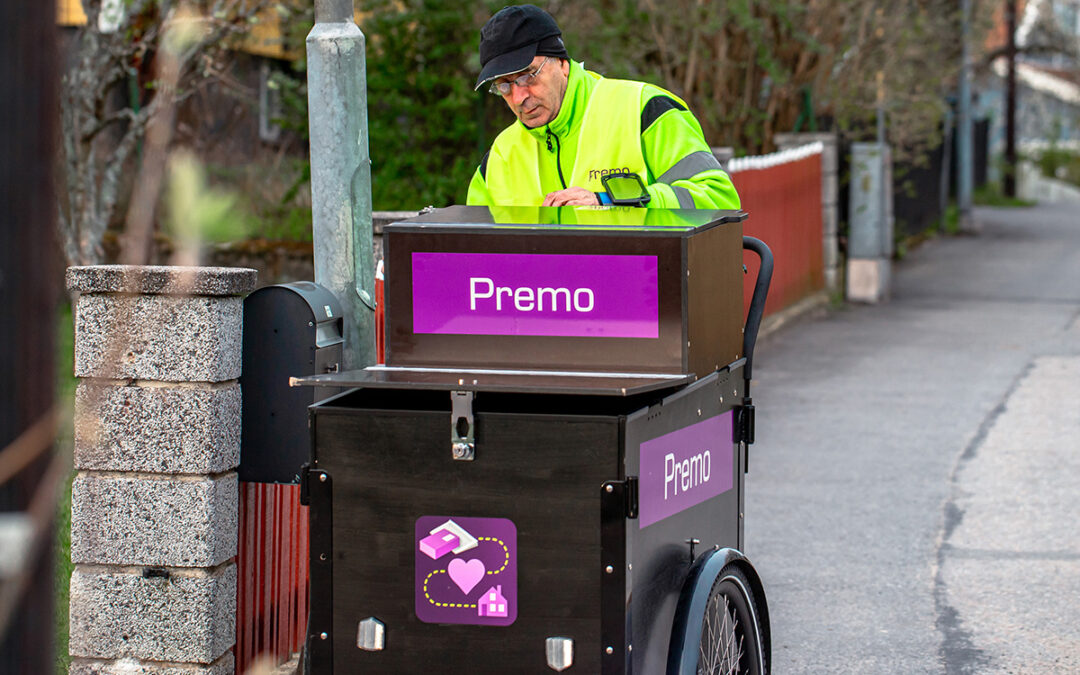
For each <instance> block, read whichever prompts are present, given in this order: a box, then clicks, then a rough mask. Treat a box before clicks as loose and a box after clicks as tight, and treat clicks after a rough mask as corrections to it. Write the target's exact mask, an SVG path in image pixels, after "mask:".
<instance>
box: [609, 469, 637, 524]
mask: <svg viewBox="0 0 1080 675" xmlns="http://www.w3.org/2000/svg"><path fill="white" fill-rule="evenodd" d="M604 493H605V500H607V501H608V503H609V504H610V506H609V507H608V510H609V511H610V512H611V513H615V512H617V511H618V510H619V507H620V506H621V507H622V514H620V517H622V518H629V519H634V518H637V517H638V478H637V476H627V477H626V480H609V481H604ZM620 495H621V496H622V499H621V503H618V502H612V501H611V500H612V498H616V499H618V497H619V496H620Z"/></svg>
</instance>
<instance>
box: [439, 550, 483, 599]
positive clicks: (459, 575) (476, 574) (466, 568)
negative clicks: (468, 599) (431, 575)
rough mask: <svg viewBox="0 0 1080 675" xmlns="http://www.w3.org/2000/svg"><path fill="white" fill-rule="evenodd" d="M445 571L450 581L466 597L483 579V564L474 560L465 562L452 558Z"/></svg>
mask: <svg viewBox="0 0 1080 675" xmlns="http://www.w3.org/2000/svg"><path fill="white" fill-rule="evenodd" d="M446 571H447V572H448V573H449V574H450V580H451V581H453V582H454V583H455V584H457V587H458V588H460V589H461V592H462V593H464V594H466V595H468V594H469V591H471V590H472V589H474V588H476V584H478V583H480V580H481V579H483V578H484V571H485V570H484V562H483V561H482V560H476V559H474V560H470V561H468V562H465V561H464V560H462V559H461V558H454V559H453V560H451V561H450V564H449V565H447V566H446Z"/></svg>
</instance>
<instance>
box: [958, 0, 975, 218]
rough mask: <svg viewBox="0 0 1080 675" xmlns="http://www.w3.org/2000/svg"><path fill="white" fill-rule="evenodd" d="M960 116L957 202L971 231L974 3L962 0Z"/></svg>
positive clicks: (961, 215)
mask: <svg viewBox="0 0 1080 675" xmlns="http://www.w3.org/2000/svg"><path fill="white" fill-rule="evenodd" d="M960 13H961V19H960V20H961V23H962V28H961V67H960V115H959V125H958V126H959V128H958V129H957V134H958V136H959V137H958V139H957V146H958V147H957V150H958V152H957V158H956V159H957V163H956V168H957V202H958V203H959V204H958V205H959V207H960V229H961V230H967V229H971V227H972V225H973V222H972V214H971V192H972V183H973V182H974V176H973V174H974V166H973V165H974V159H973V153H972V147H971V146H972V140H973V139H972V125H971V0H961V10H960Z"/></svg>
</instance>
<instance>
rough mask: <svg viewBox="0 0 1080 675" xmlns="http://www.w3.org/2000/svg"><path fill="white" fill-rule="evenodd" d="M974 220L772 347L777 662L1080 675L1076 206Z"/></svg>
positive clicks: (753, 462) (764, 409)
mask: <svg viewBox="0 0 1080 675" xmlns="http://www.w3.org/2000/svg"><path fill="white" fill-rule="evenodd" d="M976 218H977V221H978V222H979V223H981V225H982V231H981V233H979V234H978V235H975V236H959V237H952V238H945V239H936V240H932V241H930V242H928V243H926V244H924V245H923V246H921V247H919V248H918V249H916V250H915V251H914V252H912V253H910V254H909V255H908V257H907V258H905V259H904V260H903V261H901V262H899V263H896V264H895V265H894V268H893V270H894V275H895V276H894V285H893V294H892V298H891V300H890V301H889V302H888V303H885V304H881V305H875V306H866V305H853V306H848V307H844V308H840V309H832V310H828V311H826V312H823V313H819V314H818V315H815V316H811V317H806V318H804V319H802V320H800V321H799V322H797V323H795V324H789V325H786V326H785V327H784V328H783V329H782V330H780V331H778V332H776V333H774V334H772V335H770V336H768V337H767V338H765V339H764V340H762V341H761V342H760V343H759V346H758V350H757V353H756V355H755V359H756V363H755V367H754V375H755V385H754V386H755V388H754V392H753V393H754V400H755V403H756V404H757V406H758V416H757V443H756V444H755V445H754V446H753V447H752V449H751V457H750V469H751V470H750V474H749V475H748V476H747V499H746V552H747V554H748V555H749V556H750V558H751V560H752V561H753V562H754V564H755V565H756V566H757V568H758V571H759V572H760V573H761V574H762V576H763V578H764V582H765V586H766V592H767V595H768V602H769V609H770V612H771V614H772V631H773V659H774V672H775V673H778V674H784V673H889V674H892V673H1080V205H1075V204H1074V205H1056V206H1039V207H1034V208H1030V209H980V210H977V212H976Z"/></svg>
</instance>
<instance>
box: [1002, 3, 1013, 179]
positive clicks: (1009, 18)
mask: <svg viewBox="0 0 1080 675" xmlns="http://www.w3.org/2000/svg"><path fill="white" fill-rule="evenodd" d="M1005 25H1006V31H1007V32H1008V36H1007V37H1006V40H1007V42H1006V43H1005V44H1006V47H1005V54H1006V59H1008V71H1007V73H1006V75H1005V176H1004V178H1003V181H1002V186H1001V187H1002V192H1004V193H1005V196H1006V197H1015V196H1016V0H1005Z"/></svg>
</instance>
